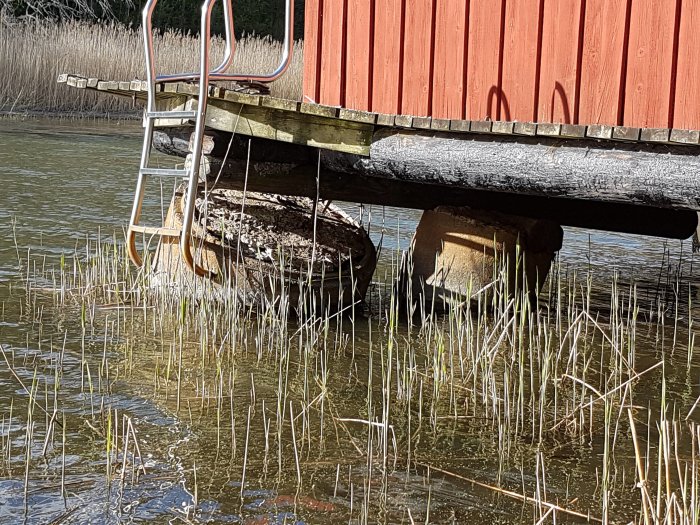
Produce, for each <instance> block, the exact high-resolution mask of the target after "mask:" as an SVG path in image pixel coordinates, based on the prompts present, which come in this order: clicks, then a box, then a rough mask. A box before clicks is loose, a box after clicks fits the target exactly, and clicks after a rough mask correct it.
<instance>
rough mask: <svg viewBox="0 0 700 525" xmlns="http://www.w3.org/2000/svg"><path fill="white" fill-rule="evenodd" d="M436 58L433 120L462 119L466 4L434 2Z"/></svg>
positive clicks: (462, 1) (461, 1)
mask: <svg viewBox="0 0 700 525" xmlns="http://www.w3.org/2000/svg"><path fill="white" fill-rule="evenodd" d="M435 1H436V7H435V36H434V39H435V41H434V46H435V54H434V57H433V60H434V62H433V100H432V104H433V116H434V117H437V118H452V119H459V118H463V117H464V113H465V108H464V107H463V90H464V87H465V81H464V80H465V78H464V77H465V70H464V65H465V64H464V63H465V60H464V59H465V53H466V49H465V48H464V44H465V40H466V39H465V30H466V23H467V2H466V1H465V0H435Z"/></svg>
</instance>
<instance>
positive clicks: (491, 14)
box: [303, 0, 700, 129]
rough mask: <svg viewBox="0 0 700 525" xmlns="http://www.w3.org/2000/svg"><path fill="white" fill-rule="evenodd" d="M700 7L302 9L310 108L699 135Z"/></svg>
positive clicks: (589, 2) (327, 2)
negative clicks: (672, 130)
mask: <svg viewBox="0 0 700 525" xmlns="http://www.w3.org/2000/svg"><path fill="white" fill-rule="evenodd" d="M699 27H700V0H658V1H657V0H306V27H305V46H304V47H305V49H304V81H303V89H304V96H305V98H306V100H312V101H315V102H319V103H324V104H331V105H344V106H345V107H350V108H354V109H362V110H372V111H376V112H381V113H402V114H410V115H418V116H423V115H431V116H433V117H437V118H451V119H461V118H468V119H472V120H482V119H486V118H490V119H493V120H496V119H498V120H519V121H531V120H534V121H538V122H574V123H580V124H611V125H613V124H614V125H620V124H624V125H628V126H634V127H662V128H666V127H677V128H686V129H698V128H700V67H697V66H696V63H697V57H698V56H700V31H698V28H699Z"/></svg>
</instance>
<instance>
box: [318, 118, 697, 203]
mask: <svg viewBox="0 0 700 525" xmlns="http://www.w3.org/2000/svg"><path fill="white" fill-rule="evenodd" d="M322 158H323V161H322V162H323V165H324V166H325V167H326V168H327V169H330V170H332V171H339V172H343V173H348V174H362V175H372V176H375V177H385V178H390V179H397V180H403V181H407V182H420V183H430V184H440V185H443V186H449V187H450V188H451V189H453V188H464V189H472V190H486V191H496V192H503V193H517V194H522V195H532V196H540V197H556V198H566V199H576V200H585V201H598V202H610V203H621V204H625V203H627V204H629V203H632V204H639V205H645V206H653V207H661V208H675V209H692V210H700V156H699V155H698V151H697V150H696V149H691V148H686V147H682V146H681V147H674V146H667V145H658V146H651V145H645V146H644V147H643V148H641V147H640V146H639V145H632V144H622V143H619V144H614V143H613V144H610V143H605V144H602V143H599V142H596V141H582V142H578V143H572V142H566V141H562V140H545V139H540V138H530V139H525V138H521V139H512V138H506V137H504V138H502V139H500V140H498V141H494V140H492V139H484V138H476V137H469V138H466V137H459V136H457V135H454V134H448V133H435V132H417V131H410V130H409V131H405V132H397V131H395V130H388V129H387V130H379V131H377V132H376V133H375V134H374V137H373V140H372V146H371V148H370V154H369V156H368V157H360V156H357V155H348V154H343V153H337V152H331V151H324V152H322Z"/></svg>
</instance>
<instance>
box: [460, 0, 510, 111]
mask: <svg viewBox="0 0 700 525" xmlns="http://www.w3.org/2000/svg"><path fill="white" fill-rule="evenodd" d="M505 1H506V0H471V2H470V4H469V44H468V46H467V53H468V58H467V64H468V65H469V71H468V74H467V108H466V109H467V113H466V118H467V119H471V120H483V119H485V118H486V117H488V118H490V119H492V120H496V119H498V118H505V119H509V117H508V116H505V115H508V114H509V113H510V112H509V111H504V116H503V117H499V114H498V113H499V111H498V109H499V107H500V104H501V93H500V91H501V86H500V78H499V77H500V75H499V71H500V63H501V40H502V37H503V35H502V34H501V29H502V22H503V20H502V17H503V16H505V12H504V11H503V10H504V8H505V5H504V2H505Z"/></svg>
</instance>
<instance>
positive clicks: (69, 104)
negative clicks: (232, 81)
mask: <svg viewBox="0 0 700 525" xmlns="http://www.w3.org/2000/svg"><path fill="white" fill-rule="evenodd" d="M154 44H155V56H156V70H157V73H158V74H166V73H181V72H188V71H198V70H199V60H198V57H199V51H198V45H199V39H198V38H197V37H195V36H192V35H183V34H181V33H178V32H173V31H167V32H165V33H162V34H157V35H156V36H155V38H154ZM223 50H224V43H223V41H222V40H221V39H220V38H215V39H213V43H212V57H211V60H212V64H214V63H218V60H220V57H221V56H223ZM281 51H282V46H281V44H280V43H279V42H275V41H272V40H270V39H269V38H261V37H256V36H248V37H244V38H242V39H239V40H238V41H237V43H236V54H235V62H234V65H233V67H232V70H231V71H233V72H251V71H252V72H258V73H260V72H268V71H272V70H274V68H275V67H276V66H277V64H278V63H279V57H280V55H281ZM302 53H303V45H302V43H301V41H299V42H297V43H296V44H295V49H294V58H293V61H292V64H291V66H290V68H289V70H288V71H287V73H286V74H285V75H284V76H283V77H282V78H280V79H279V80H277V81H276V82H273V83H272V84H271V86H270V87H271V92H272V94H273V95H275V96H278V97H282V98H289V99H294V100H300V99H301V70H302ZM214 65H215V64H214ZM212 67H214V66H212ZM144 68H145V62H144V56H143V43H142V36H141V32H140V29H130V28H127V27H124V26H122V25H119V24H115V23H110V24H91V23H86V22H75V21H73V22H63V23H60V24H54V23H48V22H45V23H18V24H15V25H7V26H3V25H2V24H0V72H2V74H1V76H0V111H1V112H5V113H20V114H21V113H22V112H26V111H40V112H41V111H43V112H62V113H75V114H136V113H137V112H138V111H140V108H138V107H137V106H135V105H134V102H133V101H132V100H131V99H129V98H126V97H116V96H114V95H105V94H99V93H96V92H89V91H87V90H76V89H73V88H69V87H67V86H65V85H61V84H58V83H57V82H56V79H57V78H58V75H59V74H61V73H72V74H77V75H82V76H85V77H98V78H100V79H103V80H133V79H135V78H144V77H145V69H144Z"/></svg>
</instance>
